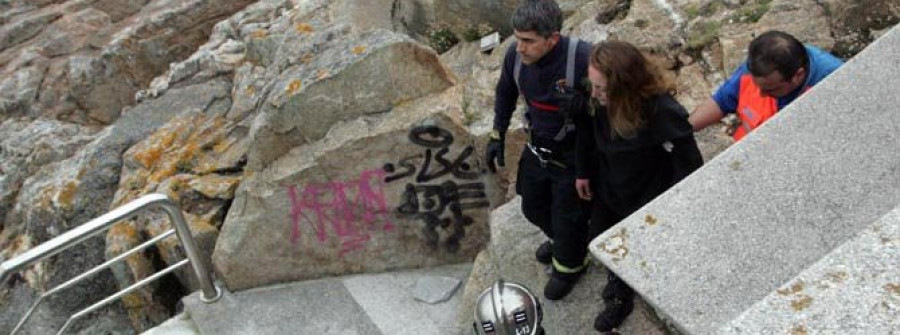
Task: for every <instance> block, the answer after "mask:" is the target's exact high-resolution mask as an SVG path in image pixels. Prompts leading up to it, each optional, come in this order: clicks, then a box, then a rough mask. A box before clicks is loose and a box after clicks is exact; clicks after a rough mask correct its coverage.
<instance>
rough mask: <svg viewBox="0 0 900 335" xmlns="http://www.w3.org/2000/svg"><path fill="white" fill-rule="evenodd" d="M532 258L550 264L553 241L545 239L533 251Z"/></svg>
mask: <svg viewBox="0 0 900 335" xmlns="http://www.w3.org/2000/svg"><path fill="white" fill-rule="evenodd" d="M534 258H537V261H538V262H539V263H541V264H550V262H552V261H553V242H550V241H546V242H544V243H541V246H539V247H538V248H537V251H535V252H534Z"/></svg>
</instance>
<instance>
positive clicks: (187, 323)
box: [141, 313, 200, 335]
mask: <svg viewBox="0 0 900 335" xmlns="http://www.w3.org/2000/svg"><path fill="white" fill-rule="evenodd" d="M141 335H200V330H199V329H197V325H196V324H194V321H193V320H191V317H190V316H189V315H187V314H185V313H181V314H178V315H176V316H175V317H173V318H171V319H169V320H168V321H166V322H163V323H162V324H160V325H159V326H156V327H153V328H151V329H150V330H147V331H145V332H143V333H141Z"/></svg>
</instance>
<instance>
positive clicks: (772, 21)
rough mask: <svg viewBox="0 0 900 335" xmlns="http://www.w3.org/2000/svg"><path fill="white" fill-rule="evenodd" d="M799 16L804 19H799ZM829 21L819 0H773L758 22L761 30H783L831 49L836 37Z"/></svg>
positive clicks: (805, 41) (803, 40) (804, 41)
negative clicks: (833, 35)
mask: <svg viewBox="0 0 900 335" xmlns="http://www.w3.org/2000/svg"><path fill="white" fill-rule="evenodd" d="M798 17H802V18H803V20H797V19H796V18H798ZM828 21H829V19H828V17H827V16H826V13H825V9H824V8H822V5H820V4H819V2H818V1H815V0H773V1H772V3H771V4H770V5H769V11H768V12H767V13H766V14H765V15H763V16H762V18H760V19H759V23H758V24H759V31H764V30H771V29H774V30H782V31H784V32H787V33H789V34H791V35H794V37H797V39H798V40H800V41H802V42H803V43H809V44H812V45H815V46H818V47H819V48H822V49H824V50H831V48H832V47H833V46H834V38H833V37H832V36H831V35H832V33H831V28H830V25H829V22H828Z"/></svg>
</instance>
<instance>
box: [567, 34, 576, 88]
mask: <svg viewBox="0 0 900 335" xmlns="http://www.w3.org/2000/svg"><path fill="white" fill-rule="evenodd" d="M577 53H578V39H577V38H575V37H570V38H569V54H568V57H566V86H568V87H569V88H570V89H572V88H574V87H575V55H576V54H577Z"/></svg>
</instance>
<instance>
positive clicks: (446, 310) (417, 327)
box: [344, 263, 472, 335]
mask: <svg viewBox="0 0 900 335" xmlns="http://www.w3.org/2000/svg"><path fill="white" fill-rule="evenodd" d="M471 270H472V264H471V263H466V264H459V265H449V266H442V267H437V268H432V269H428V270H417V271H406V272H394V273H385V274H376V275H364V276H353V277H348V278H347V279H345V280H344V285H346V287H347V289H348V290H349V291H350V293H351V294H353V297H354V298H355V299H356V301H357V303H358V304H359V305H360V306H362V307H363V309H364V310H365V311H366V313H367V314H368V316H369V317H370V318H371V320H372V322H373V323H375V325H377V326H378V329H380V330H381V334H385V335H393V334H409V335H414V334H452V332H453V331H454V330H455V327H456V314H457V313H458V309H459V301H460V299H461V298H460V297H461V294H458V293H457V294H454V295H453V296H452V297H451V298H450V299H449V300H448V301H446V302H444V303H440V304H434V305H432V304H427V303H424V302H421V301H416V300H415V298H414V297H413V293H414V288H415V284H416V281H418V280H419V279H420V278H423V277H432V276H442V277H453V278H458V279H460V280H465V279H466V278H467V277H468V276H469V272H470V271H471Z"/></svg>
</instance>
